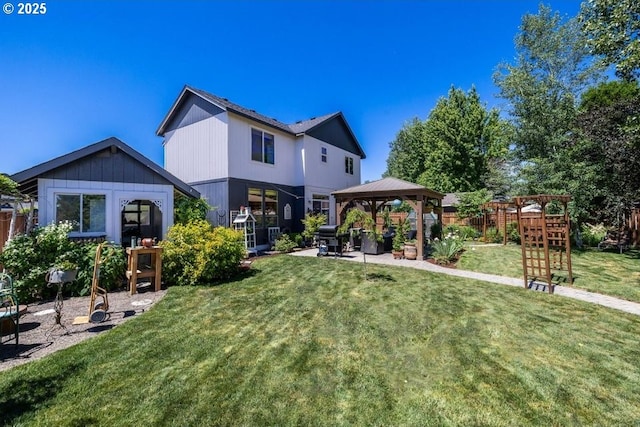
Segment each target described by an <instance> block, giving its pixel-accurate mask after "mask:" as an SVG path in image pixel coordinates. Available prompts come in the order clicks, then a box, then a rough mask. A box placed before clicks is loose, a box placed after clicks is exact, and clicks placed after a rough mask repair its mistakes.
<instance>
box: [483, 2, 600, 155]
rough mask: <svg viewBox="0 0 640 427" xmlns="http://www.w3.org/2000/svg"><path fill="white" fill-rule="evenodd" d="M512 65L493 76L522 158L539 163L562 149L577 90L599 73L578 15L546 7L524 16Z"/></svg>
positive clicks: (576, 100) (500, 67)
mask: <svg viewBox="0 0 640 427" xmlns="http://www.w3.org/2000/svg"><path fill="white" fill-rule="evenodd" d="M515 45H516V51H517V57H516V60H515V62H514V63H502V64H499V65H498V69H497V71H496V73H495V74H494V81H495V83H496V85H497V86H498V88H499V89H500V94H499V95H500V96H501V97H502V98H504V99H506V100H507V101H508V103H509V113H510V116H511V119H512V121H513V123H514V125H515V128H516V136H515V143H516V152H517V154H518V155H519V157H520V159H521V160H526V161H529V162H534V163H540V162H541V161H544V159H546V158H552V157H554V156H556V155H557V154H558V152H559V151H560V150H561V148H562V145H563V142H564V141H565V139H566V137H567V135H568V134H569V132H570V128H571V125H572V123H573V119H574V117H575V114H576V107H577V103H578V100H579V96H580V94H581V92H582V91H583V90H584V89H585V88H586V87H588V86H589V85H590V84H592V83H593V82H594V81H595V80H596V79H597V78H598V77H599V76H600V74H601V73H600V69H599V68H598V67H596V66H595V65H594V62H593V61H591V60H590V58H591V57H590V53H589V50H588V48H587V41H586V36H585V35H584V33H583V32H582V31H581V27H580V23H579V22H578V19H577V18H573V19H569V20H564V19H563V18H562V17H561V16H560V15H559V13H557V12H553V11H552V10H551V9H550V8H549V7H548V6H545V5H540V7H539V10H538V13H537V14H526V15H524V16H523V18H522V23H521V25H520V31H519V33H518V34H517V36H516V38H515Z"/></svg>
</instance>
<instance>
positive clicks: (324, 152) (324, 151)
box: [320, 147, 327, 163]
mask: <svg viewBox="0 0 640 427" xmlns="http://www.w3.org/2000/svg"><path fill="white" fill-rule="evenodd" d="M320 160H322V163H327V147H321V148H320Z"/></svg>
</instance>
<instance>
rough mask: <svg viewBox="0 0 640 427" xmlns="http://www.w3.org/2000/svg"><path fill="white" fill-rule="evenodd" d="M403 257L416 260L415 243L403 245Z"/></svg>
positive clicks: (416, 250)
mask: <svg viewBox="0 0 640 427" xmlns="http://www.w3.org/2000/svg"><path fill="white" fill-rule="evenodd" d="M404 257H405V258H406V259H410V260H416V259H418V248H416V245H415V243H405V244H404Z"/></svg>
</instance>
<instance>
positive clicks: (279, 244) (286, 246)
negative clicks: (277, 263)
mask: <svg viewBox="0 0 640 427" xmlns="http://www.w3.org/2000/svg"><path fill="white" fill-rule="evenodd" d="M297 246H298V244H297V243H296V242H294V241H293V240H291V237H289V235H288V234H282V235H281V236H280V237H278V238H277V239H276V243H275V244H274V245H273V248H274V249H275V250H276V251H278V252H291V251H293V248H295V247H297Z"/></svg>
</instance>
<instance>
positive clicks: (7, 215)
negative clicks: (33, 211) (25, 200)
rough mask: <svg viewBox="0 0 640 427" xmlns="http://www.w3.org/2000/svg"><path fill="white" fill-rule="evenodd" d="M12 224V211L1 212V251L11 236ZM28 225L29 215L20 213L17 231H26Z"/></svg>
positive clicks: (17, 220) (17, 218)
mask: <svg viewBox="0 0 640 427" xmlns="http://www.w3.org/2000/svg"><path fill="white" fill-rule="evenodd" d="M10 224H11V212H0V252H2V249H4V244H5V242H6V241H7V238H8V237H9V226H10ZM26 225H27V216H26V215H23V214H18V216H17V217H16V231H15V232H16V233H24V232H25V230H26Z"/></svg>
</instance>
